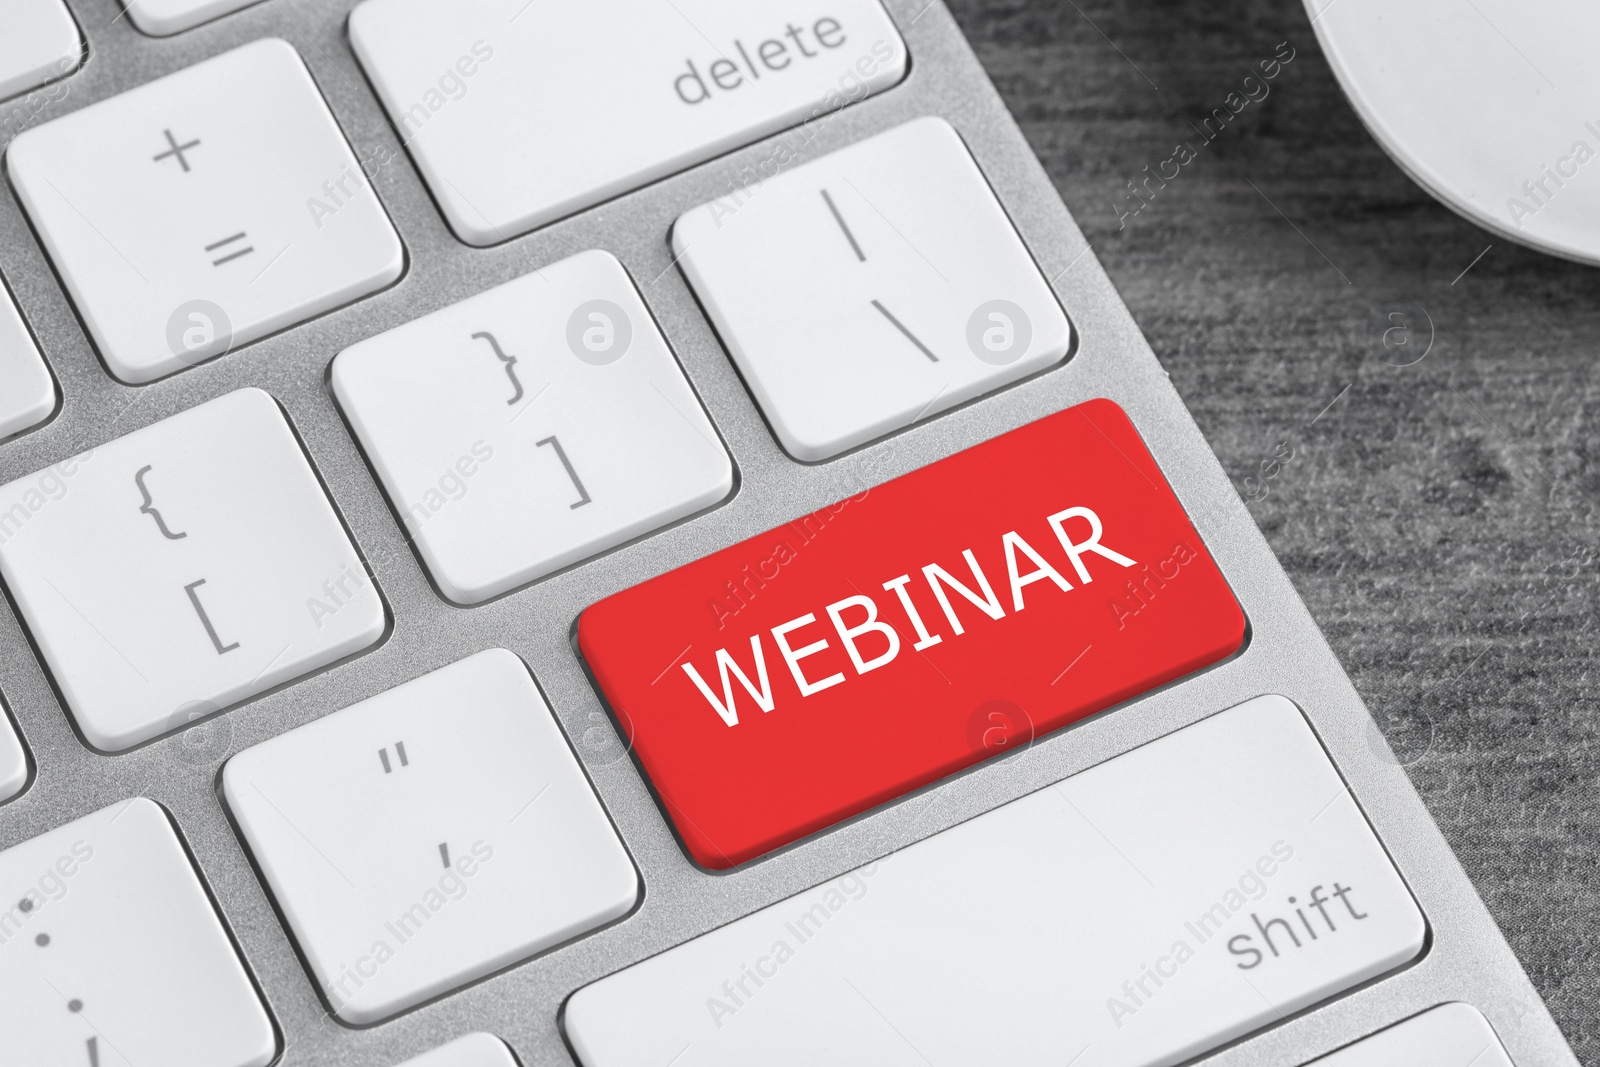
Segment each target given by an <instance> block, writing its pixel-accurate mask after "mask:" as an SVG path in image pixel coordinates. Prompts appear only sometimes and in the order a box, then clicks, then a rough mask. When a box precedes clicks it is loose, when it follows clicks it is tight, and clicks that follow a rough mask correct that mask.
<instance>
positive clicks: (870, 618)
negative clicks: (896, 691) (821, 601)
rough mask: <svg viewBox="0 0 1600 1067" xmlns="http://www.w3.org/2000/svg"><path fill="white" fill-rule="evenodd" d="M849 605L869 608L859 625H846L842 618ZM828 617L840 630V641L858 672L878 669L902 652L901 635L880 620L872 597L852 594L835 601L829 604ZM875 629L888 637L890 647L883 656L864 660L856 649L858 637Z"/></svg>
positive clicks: (863, 672)
mask: <svg viewBox="0 0 1600 1067" xmlns="http://www.w3.org/2000/svg"><path fill="white" fill-rule="evenodd" d="M848 607H859V608H865V609H866V610H867V617H866V619H865V620H863V621H862V623H861V624H860V625H859V626H846V625H845V624H844V620H843V619H842V618H840V616H841V615H843V614H844V609H845V608H848ZM828 618H830V619H832V620H833V628H834V629H835V630H837V631H839V641H840V643H842V644H843V645H844V650H845V652H847V653H849V655H850V662H851V663H854V664H855V665H856V673H857V674H866V673H867V672H868V671H871V670H876V669H877V668H879V667H882V666H883V665H884V664H886V663H888V662H890V661H891V660H893V659H894V658H895V657H896V656H898V655H899V654H900V635H899V634H898V633H896V632H895V629H894V627H893V626H890V625H889V624H888V623H884V622H879V621H878V605H877V604H875V603H874V602H873V600H872V598H871V597H866V596H851V597H845V598H844V599H843V600H839V601H835V602H834V603H832V604H829V605H828ZM873 630H876V631H877V632H878V633H880V634H882V635H883V636H884V637H886V638H887V639H888V641H889V649H888V651H886V652H885V653H883V655H881V656H876V657H874V658H873V659H870V660H863V659H862V658H861V653H860V652H859V651H858V650H857V649H856V638H858V637H860V636H861V635H862V634H864V633H868V632H870V631H873Z"/></svg>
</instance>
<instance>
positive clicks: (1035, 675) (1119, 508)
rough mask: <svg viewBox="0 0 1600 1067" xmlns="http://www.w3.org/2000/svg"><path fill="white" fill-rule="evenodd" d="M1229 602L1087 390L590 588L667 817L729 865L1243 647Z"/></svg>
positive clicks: (1151, 477) (596, 632)
mask: <svg viewBox="0 0 1600 1067" xmlns="http://www.w3.org/2000/svg"><path fill="white" fill-rule="evenodd" d="M1244 633H1245V619H1244V614H1243V612H1242V611H1241V610H1240V607H1239V604H1238V602H1237V601H1236V600H1235V599H1234V596H1233V594H1232V592H1231V590H1230V589H1229V588H1228V585H1227V582H1226V580H1225V579H1224V578H1223V576H1222V574H1221V572H1220V571H1219V570H1218V568H1217V565H1216V563H1215V562H1214V561H1213V560H1212V558H1211V556H1210V554H1209V553H1208V552H1207V551H1206V547H1205V545H1204V544H1203V543H1202V541H1201V539H1200V536H1199V534H1198V533H1196V532H1195V528H1194V526H1193V525H1191V524H1190V522H1189V519H1188V517H1187V516H1186V515H1185V513H1184V511H1183V507H1182V505H1180V504H1179V503H1178V500H1177V498H1176V497H1175V496H1174V495H1173V492H1172V489H1171V488H1170V487H1169V486H1168V485H1167V483H1166V480H1165V479H1164V478H1163V477H1162V474H1161V471H1160V469H1159V468H1158V467H1157V466H1156V463H1155V460H1154V459H1153V458H1152V457H1151V455H1150V453H1149V451H1148V450H1147V449H1146V448H1145V447H1144V444H1143V442H1142V441H1141V440H1140V439H1139V435H1138V433H1137V431H1136V430H1135V429H1134V427H1133V424H1132V423H1131V422H1130V421H1129V420H1128V417H1127V416H1126V415H1125V414H1124V413H1123V411H1122V409H1121V408H1119V407H1117V405H1115V404H1114V403H1112V402H1111V401H1109V400H1093V401H1089V402H1087V403H1084V404H1080V405H1078V406H1076V407H1073V408H1069V409H1067V410H1066V411H1062V412H1059V413H1057V414H1055V415H1051V416H1048V417H1046V418H1043V419H1040V420H1039V421H1037V422H1034V423H1031V424H1029V425H1027V426H1023V427H1021V428H1020V429H1017V430H1013V431H1012V432H1010V433H1007V434H1004V435H1003V436H1001V437H997V438H995V439H993V440H991V441H988V442H986V443H984V444H981V445H977V446H975V447H973V448H969V449H967V450H966V451H964V452H960V453H957V454H956V455H953V456H950V457H948V458H946V459H943V460H940V461H939V462H937V463H934V464H932V465H931V466H928V467H924V468H922V469H920V470H916V471H913V472H911V473H910V474H906V475H904V476H902V477H900V478H896V479H895V480H893V481H891V482H887V483H885V484H884V485H881V486H878V487H877V488H874V489H870V490H867V491H866V492H863V493H860V494H858V495H856V496H853V497H850V498H848V499H846V500H841V501H839V502H838V503H836V504H832V505H829V506H828V507H825V508H822V509H820V510H818V511H816V512H814V513H812V514H810V515H805V516H801V517H800V518H797V519H795V520H794V521H792V522H788V523H785V524H784V525H782V526H779V527H777V528H776V529H773V530H770V531H768V532H766V533H764V534H760V535H758V536H756V537H752V538H750V539H749V540H746V541H744V542H741V543H740V544H736V545H733V546H732V547H730V548H727V549H724V550H722V551H720V552H717V553H715V554H713V555H710V556H707V557H705V558H704V559H701V560H699V561H697V562H695V563H691V564H689V565H687V566H684V567H680V568H678V569H677V570H674V571H671V572H669V573H667V574H664V575H661V576H660V577H657V578H654V579H652V580H650V581H648V582H645V583H643V584H641V585H638V586H635V587H633V588H632V589H628V590H625V591H623V592H621V593H618V594H616V595H614V596H611V597H608V598H607V599H605V600H602V601H600V602H599V603H597V604H595V605H593V606H591V607H590V608H588V609H587V610H586V611H585V612H584V613H583V615H582V617H581V618H580V619H579V622H578V645H579V650H580V652H581V653H582V655H583V657H584V659H585V661H586V662H587V664H588V666H589V669H590V670H591V671H592V673H593V675H594V678H595V680H596V682H597V683H598V684H599V686H600V689H601V691H602V693H603V694H604V696H605V698H606V700H607V702H608V703H609V705H610V708H611V710H612V712H613V714H614V715H615V716H616V718H617V722H618V726H619V728H620V729H621V731H622V733H623V734H624V736H625V738H626V739H627V740H628V742H629V743H630V745H631V747H632V750H633V752H634V753H635V755H636V757H637V758H638V760H639V762H640V764H641V765H642V766H643V768H644V771H645V773H646V774H647V775H648V776H649V779H650V781H651V784H652V785H653V786H654V787H655V790H656V793H657V796H658V797H659V799H660V801H661V803H662V805H663V807H664V809H665V811H666V814H667V816H668V818H669V819H670V820H671V822H672V825H673V827H674V829H675V830H676V831H677V833H678V835H679V837H680V838H681V840H682V841H683V843H684V845H685V846H686V848H687V849H688V851H689V854H690V855H691V857H692V858H693V859H694V860H695V861H696V862H697V863H699V864H701V865H702V866H704V867H707V868H712V869H724V868H728V867H733V866H736V865H738V864H741V863H744V862H746V861H748V860H751V859H754V858H755V857H758V856H761V855H763V854H765V853H767V852H770V851H772V850H773V849H776V848H780V847H782V846H784V845H787V844H790V843H792V842H794V841H797V840H799V839H801V838H803V837H806V836H807V835H809V834H813V833H816V832H818V831H820V830H823V829H826V828H827V827H829V826H832V825H833V824H835V823H837V822H839V821H840V820H842V819H846V818H849V817H850V816H852V815H856V814H858V813H860V812H863V811H866V810H868V809H870V808H873V807H875V806H877V805H880V804H883V803H885V802H886V801H889V800H892V799H894V798H895V797H898V796H901V795H903V794H905V793H907V792H909V791H911V790H914V789H917V788H918V787H920V786H923V785H926V784H928V783H929V782H933V781H936V780H938V779H940V778H943V777H945V776H946V775H949V774H952V773H954V772H956V771H958V770H961V769H962V768H964V767H968V766H970V765H972V764H974V763H977V762H979V761H981V760H984V759H987V758H989V757H991V756H996V755H1001V754H1004V753H1005V752H1008V751H1013V750H1015V749H1016V748H1017V747H1019V746H1021V745H1025V744H1027V743H1028V742H1029V741H1031V740H1032V739H1033V738H1035V737H1037V736H1039V735H1041V734H1044V733H1048V732H1050V731H1053V730H1057V729H1059V728H1061V727H1063V726H1066V725H1067V724H1069V723H1072V722H1075V721H1077V720H1080V719H1083V718H1085V717H1086V716H1089V715H1093V714H1095V713H1096V712H1100V711H1104V710H1105V709H1107V708H1111V707H1113V706H1115V705H1117V704H1121V703H1123V702H1125V701H1128V700H1130V699H1132V698H1134V697H1137V696H1138V695H1140V694H1141V693H1145V692H1147V691H1149V690H1151V689H1153V688H1155V687H1157V686H1160V685H1164V684H1166V683H1168V682H1171V681H1173V680H1175V679H1178V678H1182V677H1184V676H1185V675H1188V674H1191V673H1193V672H1195V671H1198V670H1200V669H1201V668H1204V667H1206V666H1208V665H1210V664H1213V663H1216V662H1217V661H1219V660H1221V659H1224V658H1226V657H1227V656H1229V655H1231V654H1233V653H1234V652H1236V651H1237V650H1238V649H1239V648H1240V646H1241V644H1242V643H1243V641H1244Z"/></svg>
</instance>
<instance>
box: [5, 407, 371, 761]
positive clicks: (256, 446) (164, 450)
mask: <svg viewBox="0 0 1600 1067" xmlns="http://www.w3.org/2000/svg"><path fill="white" fill-rule="evenodd" d="M0 576H4V578H5V582H6V585H7V587H8V588H9V589H10V591H11V595H12V596H13V597H14V598H15V599H16V602H17V606H18V607H19V608H20V609H21V612H22V617H23V620H24V622H25V623H26V624H27V626H28V628H29V630H30V631H32V633H33V637H34V640H35V641H37V642H38V644H39V648H40V651H41V652H43V654H44V659H45V662H46V663H47V664H48V665H49V667H50V670H51V673H52V674H53V675H54V677H55V680H56V684H57V685H58V686H59V687H60V689H61V692H62V694H63V695H64V696H65V697H66V702H67V706H68V708H69V709H70V710H71V712H72V715H73V718H74V720H75V721H76V722H77V724H78V728H79V729H80V730H81V731H82V732H83V736H84V737H85V738H86V739H87V740H88V742H89V743H90V744H91V745H93V746H94V747H95V748H97V749H100V750H101V751H106V752H119V751H122V750H123V749H127V748H130V747H132V746H134V745H137V744H139V743H140V742H143V741H147V740H149V739H151V738H154V737H157V736H159V735H161V734H163V733H167V732H169V731H172V730H176V729H181V728H183V727H185V726H187V725H188V724H189V723H191V722H194V721H197V720H199V719H202V718H205V717H207V716H209V715H211V714H213V713H215V712H217V711H219V710H221V709H223V708H226V707H228V706H229V705H231V704H235V703H238V702H240V701H244V700H248V699H250V698H251V697H253V696H256V695H258V694H260V693H264V692H266V691H267V690H268V689H271V688H272V687H273V686H276V685H279V684H281V683H283V682H286V681H288V680H290V679H292V678H297V677H299V676H301V675H303V674H307V673H309V672H311V671H314V670H316V669H318V668H320V667H324V666H326V665H328V664H330V663H333V662H335V661H336V660H339V659H342V658H343V657H345V656H348V655H352V654H354V653H356V652H358V651H360V650H362V649H364V648H367V647H368V646H370V645H372V644H374V643H376V642H377V640H378V639H379V638H380V637H382V636H383V632H384V627H385V624H386V618H385V613H384V608H383V602H382V601H381V599H380V598H379V596H378V591H377V589H376V588H375V587H374V586H373V584H372V582H371V581H370V580H369V579H368V578H367V574H366V571H365V569H364V567H363V564H362V562H361V559H360V557H358V556H357V555H356V551H355V548H354V547H353V546H352V545H351V544H350V539H349V537H348V536H347V535H346V534H345V532H344V528H343V526H341V525H340V523H339V518H338V516H337V515H335V514H334V511H333V507H332V505H330V504H329V503H328V498H327V496H326V495H325V494H324V493H323V491H322V486H321V485H320V484H319V483H318V481H317V478H316V475H315V474H314V473H313V472H312V470H311V467H310V465H309V464H308V463H307V462H306V458H305V453H304V452H302V451H301V449H300V444H299V442H298V441H297V440H296V439H295V437H294V434H293V432H292V431H291V430H290V428H289V424H288V422H287V421H285V419H284V416H283V412H282V411H281V410H280V409H279V407H278V405H277V403H276V402H275V401H274V400H273V399H272V398H271V397H270V396H268V395H267V394H266V393H263V392H262V391H260V390H259V389H241V390H238V391H236V392H232V393H228V394H226V395H224V396H220V397H218V398H217V399H215V400H212V401H209V402H207V403H204V404H201V405H200V406H198V407H194V408H190V409H189V410H188V411H184V412H181V413H180V414H177V415H174V416H172V417H171V418H168V419H165V420H163V421H161V422H158V423H156V424H154V425H152V426H147V427H145V428H144V429H142V430H138V431H135V432H134V433H131V434H128V435H127V436H126V437H121V438H118V439H117V440H115V441H112V442H111V443H110V444H106V445H101V446H100V447H99V448H96V449H93V450H92V451H90V452H86V453H84V454H82V455H79V456H75V457H73V458H72V459H69V460H65V461H63V462H61V463H58V464H56V465H55V466H53V467H49V468H47V469H45V470H43V471H39V472H37V473H35V474H32V475H29V476H28V477H26V478H20V479H18V480H17V481H14V482H11V483H10V484H8V485H5V486H0ZM219 755H220V754H219Z"/></svg>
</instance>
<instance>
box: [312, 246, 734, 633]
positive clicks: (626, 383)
mask: <svg viewBox="0 0 1600 1067" xmlns="http://www.w3.org/2000/svg"><path fill="white" fill-rule="evenodd" d="M333 391H334V395H335V396H336V397H337V398H338V400H339V405H340V406H341V407H342V408H343V409H344V412H345V415H346V417H347V418H348V419H349V420H350V424H351V425H352V426H353V427H354V428H355V432H356V436H357V437H358V438H360V440H361V444H362V447H363V448H364V449H365V450H366V452H367V455H368V457H370V459H371V460H372V464H373V466H374V467H375V468H376V469H377V471H378V474H379V476H380V477H381V478H382V480H383V485H384V488H385V489H386V490H387V491H388V493H389V499H390V500H391V501H392V502H393V504H394V507H395V510H396V511H397V512H399V514H400V516H401V519H402V521H403V522H404V523H405V526H406V529H407V531H408V532H409V533H410V534H411V535H412V536H413V537H414V538H415V539H416V543H417V547H418V548H419V549H420V551H421V553H422V556H423V559H424V560H426V561H427V565H428V571H429V573H430V574H432V575H433V578H434V581H435V582H437V583H438V585H439V588H440V589H441V590H442V591H443V592H444V595H445V596H447V597H449V598H450V599H451V600H452V601H455V602H456V603H458V604H476V603H479V602H481V601H483V600H486V599H488V598H489V597H492V596H495V595H497V594H499V593H503V592H505V591H506V590H508V589H512V588H515V587H516V586H518V585H522V584H523V583H525V582H530V581H532V580H533V579H535V578H538V577H541V576H543V575H546V574H549V573H550V572H551V571H554V570H558V569H560V568H561V567H565V566H567V565H568V564H570V563H575V562H577V561H578V560H581V559H584V558H587V557H589V556H592V555H594V554H595V553H597V552H602V551H604V550H606V549H608V548H611V547H613V546H615V545H618V544H621V543H622V542H624V541H627V540H628V539H630V538H633V537H637V536H638V535H640V534H643V533H646V532H648V531H650V530H654V529H658V528H660V527H662V526H665V525H666V524H668V523H671V522H675V521H676V520H678V519H681V518H683V517H684V516H686V515H691V514H693V513H694V512H696V511H699V510H701V509H702V508H705V507H709V506H710V505H712V504H714V503H716V502H717V501H719V500H721V499H723V498H724V497H726V496H727V495H728V493H729V492H730V491H732V488H733V465H732V462H731V461H730V460H729V459H728V454H727V452H726V451H725V450H724V449H723V447H722V445H721V444H720V443H719V442H718V440H717V435H716V431H715V430H714V429H713V428H712V426H711V421H710V420H709V419H708V418H706V415H705V412H704V411H702V410H701V407H700V403H699V401H698V400H697V399H696V398H695V395H694V392H693V391H692V390H691V389H690V388H689V383H688V382H687V381H685V380H684V377H683V372H682V371H681V370H679V368H678V364H677V362H676V361H675V360H674V359H673V358H672V352H671V350H670V349H668V348H667V342H666V340H665V339H664V338H663V337H662V336H661V333H660V331H659V330H658V329H657V328H656V325H655V321H654V320H653V319H652V318H651V317H650V313H649V312H648V311H647V310H646V309H645V306H644V303H643V301H641V300H640V299H639V294H638V292H637V291H636V290H635V289H634V287H633V283H632V282H631V281H629V279H628V275H627V272H626V271H624V270H623V268H622V264H621V263H618V262H617V260H616V258H615V257H614V256H612V255H611V254H610V253H607V252H581V253H579V254H578V255H575V256H573V257H571V258H570V259H564V260H562V261H561V262H559V263H556V264H554V265H552V266H549V267H545V268H544V269H543V270H540V271H537V272H535V273H533V274H528V275H524V276H523V277H521V278H518V279H517V280H515V281H512V282H507V283H506V284H504V285H501V286H498V287H496V288H494V289H491V290H489V291H488V292H486V293H481V294H479V295H478V296H475V297H473V298H471V299H470V300H464V301H462V302H461V303H459V304H455V305H453V306H451V307H448V308H445V309H443V310H441V311H436V312H434V313H433V314H431V315H428V316H426V317H424V318H421V319H418V320H417V321H415V322H411V323H407V324H406V325H404V326H401V327H398V328H396V329H393V330H390V331H389V332H388V333H385V334H382V335H380V336H378V337H374V338H371V339H370V340H367V341H362V342H361V343H359V344H357V345H354V346H352V347H350V348H348V349H346V350H345V351H343V352H341V353H340V354H339V356H338V358H336V359H335V360H334V362H333Z"/></svg>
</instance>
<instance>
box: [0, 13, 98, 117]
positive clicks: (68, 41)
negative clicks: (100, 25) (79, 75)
mask: <svg viewBox="0 0 1600 1067" xmlns="http://www.w3.org/2000/svg"><path fill="white" fill-rule="evenodd" d="M82 62H83V41H82V39H81V38H80V37H79V36H78V26H77V23H75V22H73V21H72V15H71V13H70V12H68V11H67V5H66V4H64V3H62V2H61V0H7V3H6V10H5V32H4V33H3V34H0V100H3V99H5V98H6V97H8V96H15V95H16V94H17V93H25V92H27V91H28V90H29V89H32V88H34V87H36V86H40V85H43V84H44V83H45V82H47V81H49V80H51V79H52V78H60V77H62V76H64V75H67V74H70V73H72V72H73V71H75V70H77V69H78V65H79V64H80V63H82Z"/></svg>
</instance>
